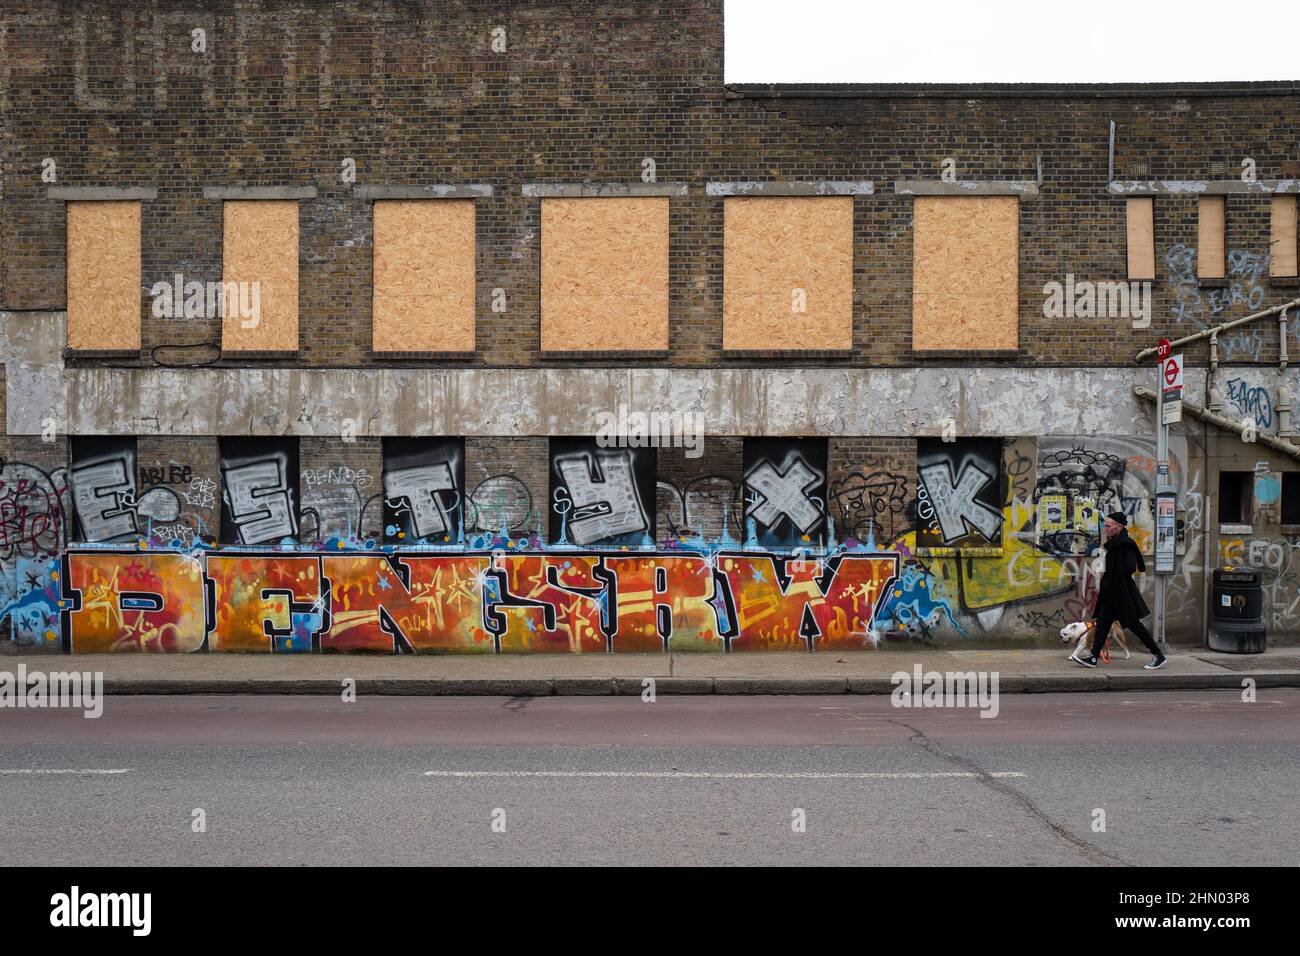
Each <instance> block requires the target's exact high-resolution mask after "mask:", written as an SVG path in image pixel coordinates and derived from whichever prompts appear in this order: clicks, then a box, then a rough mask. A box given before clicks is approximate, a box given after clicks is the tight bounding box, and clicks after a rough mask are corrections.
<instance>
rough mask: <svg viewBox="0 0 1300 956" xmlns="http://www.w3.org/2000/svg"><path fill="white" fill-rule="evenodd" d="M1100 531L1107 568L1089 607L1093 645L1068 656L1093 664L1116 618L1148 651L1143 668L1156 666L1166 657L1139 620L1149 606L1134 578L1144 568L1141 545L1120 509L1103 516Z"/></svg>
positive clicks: (1079, 662) (1156, 667) (1148, 613)
mask: <svg viewBox="0 0 1300 956" xmlns="http://www.w3.org/2000/svg"><path fill="white" fill-rule="evenodd" d="M1102 533H1103V534H1104V535H1105V536H1106V540H1105V541H1104V542H1103V547H1105V549H1106V570H1105V571H1104V572H1103V573H1102V576H1101V585H1100V586H1099V587H1098V589H1097V603H1096V604H1095V605H1094V606H1093V609H1092V616H1093V618H1094V619H1095V620H1096V621H1097V624H1096V629H1095V630H1094V632H1093V637H1092V649H1091V651H1090V652H1089V653H1086V654H1080V655H1078V656H1075V655H1074V654H1071V655H1070V660H1072V661H1074V662H1075V663H1076V664H1082V665H1083V666H1084V667H1096V666H1097V656H1098V655H1099V654H1100V653H1101V649H1102V647H1104V646H1105V644H1106V637H1107V635H1109V634H1110V628H1111V625H1112V624H1114V623H1115V622H1116V621H1119V623H1120V626H1121V627H1123V628H1124V629H1125V630H1128V631H1132V632H1133V633H1134V634H1136V635H1137V636H1138V639H1139V640H1141V641H1142V643H1143V644H1145V645H1146V647H1147V650H1149V651H1150V652H1151V654H1152V657H1151V660H1150V661H1148V662H1147V664H1146V665H1145V669H1146V670H1149V671H1154V670H1159V669H1160V668H1162V667H1164V666H1165V661H1166V660H1167V658H1166V657H1165V655H1164V652H1162V651H1161V650H1160V645H1159V644H1157V643H1156V639H1155V638H1154V637H1152V636H1151V632H1150V631H1148V630H1147V628H1146V625H1145V624H1143V623H1142V618H1144V617H1147V616H1148V615H1150V613H1151V609H1150V608H1148V607H1147V602H1146V601H1144V600H1142V593H1141V592H1140V591H1139V590H1138V586H1137V583H1136V582H1135V581H1134V580H1133V573H1134V572H1135V571H1145V570H1146V569H1147V566H1146V562H1145V561H1143V560H1142V549H1141V548H1139V547H1138V546H1137V542H1136V541H1134V540H1133V539H1132V538H1130V537H1129V534H1128V519H1127V517H1126V516H1125V515H1124V512H1122V511H1112V512H1111V513H1110V514H1108V515H1107V516H1106V522H1105V524H1104V525H1103V527H1102Z"/></svg>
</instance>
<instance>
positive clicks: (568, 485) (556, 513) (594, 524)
mask: <svg viewBox="0 0 1300 956" xmlns="http://www.w3.org/2000/svg"><path fill="white" fill-rule="evenodd" d="M655 451H656V450H655V449H654V448H601V447H599V446H598V445H597V444H596V440H595V439H594V438H552V439H551V488H550V502H551V512H550V514H551V522H550V531H551V540H552V541H556V542H559V543H561V544H576V545H581V546H583V547H588V546H592V545H604V546H609V545H629V546H643V545H648V544H650V542H651V541H652V540H653V536H654V529H655V511H654V509H655V491H654V489H655V472H656V455H655Z"/></svg>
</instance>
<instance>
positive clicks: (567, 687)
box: [553, 677, 618, 697]
mask: <svg viewBox="0 0 1300 956" xmlns="http://www.w3.org/2000/svg"><path fill="white" fill-rule="evenodd" d="M553 689H554V692H555V693H556V694H557V695H559V696H560V697H608V696H610V695H612V694H616V693H618V690H617V687H616V684H615V680H614V678H612V677H560V678H556V680H555V682H554V685H553Z"/></svg>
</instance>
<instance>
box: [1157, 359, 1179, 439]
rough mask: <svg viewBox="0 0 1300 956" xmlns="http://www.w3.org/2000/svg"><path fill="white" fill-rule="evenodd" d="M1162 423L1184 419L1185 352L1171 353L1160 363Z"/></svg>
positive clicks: (1166, 423)
mask: <svg viewBox="0 0 1300 956" xmlns="http://www.w3.org/2000/svg"><path fill="white" fill-rule="evenodd" d="M1159 368H1160V382H1159V385H1160V424H1161V425H1162V426H1163V425H1172V424H1174V423H1175V422H1181V421H1182V420H1183V353H1181V352H1179V353H1178V354H1177V355H1170V356H1169V357H1167V358H1165V359H1164V360H1162V361H1161V363H1160V365H1159Z"/></svg>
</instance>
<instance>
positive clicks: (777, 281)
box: [722, 196, 853, 350]
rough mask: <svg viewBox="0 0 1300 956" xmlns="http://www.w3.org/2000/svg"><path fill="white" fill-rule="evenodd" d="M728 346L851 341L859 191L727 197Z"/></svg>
mask: <svg viewBox="0 0 1300 956" xmlns="http://www.w3.org/2000/svg"><path fill="white" fill-rule="evenodd" d="M724 222H725V225H724V227H723V283H722V346H723V348H724V349H728V350H749V349H776V350H826V349H837V350H848V349H850V348H852V347H853V197H852V196H815V197H808V196H799V197H784V196H783V197H774V196H772V197H768V196H755V197H742V198H734V199H728V200H726V204H725V207H724Z"/></svg>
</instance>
